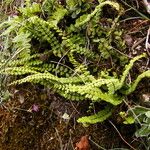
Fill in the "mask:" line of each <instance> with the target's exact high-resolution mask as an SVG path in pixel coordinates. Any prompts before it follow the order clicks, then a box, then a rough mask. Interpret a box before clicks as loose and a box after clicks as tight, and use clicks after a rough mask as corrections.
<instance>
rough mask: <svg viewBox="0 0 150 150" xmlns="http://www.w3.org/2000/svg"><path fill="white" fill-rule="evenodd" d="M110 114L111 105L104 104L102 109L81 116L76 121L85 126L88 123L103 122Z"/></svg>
mask: <svg viewBox="0 0 150 150" xmlns="http://www.w3.org/2000/svg"><path fill="white" fill-rule="evenodd" d="M111 115H112V107H111V106H106V107H105V109H104V110H101V111H99V112H98V113H97V114H94V115H91V116H85V117H81V118H79V119H78V120H77V121H78V122H79V123H82V124H83V125H85V126H87V125H89V124H95V123H99V122H103V121H104V120H106V119H108V118H109V117H110V116H111Z"/></svg>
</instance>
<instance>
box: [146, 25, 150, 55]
mask: <svg viewBox="0 0 150 150" xmlns="http://www.w3.org/2000/svg"><path fill="white" fill-rule="evenodd" d="M149 37H150V27H149V29H148V31H147V36H146V42H145V47H146V51H147V54H148V55H149V56H150V52H149V49H150V44H149V42H148V41H149V39H150V38H149Z"/></svg>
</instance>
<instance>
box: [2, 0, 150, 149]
mask: <svg viewBox="0 0 150 150" xmlns="http://www.w3.org/2000/svg"><path fill="white" fill-rule="evenodd" d="M40 2H41V1H40ZM118 2H120V3H121V4H122V5H123V6H124V7H127V6H126V5H125V4H124V3H123V2H122V1H119V0H118ZM134 2H135V1H134ZM134 2H133V3H130V4H131V5H133V4H135V3H134ZM17 5H18V3H17ZM139 7H140V9H143V13H144V14H145V15H146V16H148V14H147V12H146V11H145V10H144V7H143V5H142V3H141V1H139ZM9 9H10V8H9ZM10 10H11V9H10ZM4 11H5V12H7V13H8V14H10V13H15V12H14V11H13V9H12V10H11V11H8V10H4ZM134 14H136V15H137V13H135V12H134V13H133V12H132V13H131V11H129V12H127V13H125V15H124V16H123V17H122V18H121V21H120V23H121V28H123V29H125V30H126V32H125V34H124V38H125V41H126V45H127V50H126V54H125V55H127V56H128V57H130V58H132V57H134V56H135V55H138V54H141V53H143V52H147V51H146V49H145V48H143V47H145V39H144V38H145V37H146V34H147V30H148V28H149V23H150V22H149V20H146V19H145V20H144V19H141V18H138V19H131V20H126V18H128V17H133V16H134ZM142 39H144V40H142ZM140 41H141V42H140ZM137 42H139V43H138V44H137V45H135V43H137ZM133 45H135V46H133ZM147 53H148V55H149V52H147ZM145 68H147V69H150V63H149V58H148V59H145V60H143V61H142V62H138V63H136V65H135V67H134V68H133V70H132V72H131V74H136V73H138V74H139V73H141V72H143V70H145ZM133 78H134V77H133ZM133 78H132V77H131V79H132V80H133ZM149 87H150V79H143V80H142V82H141V83H140V84H139V86H138V88H137V90H136V91H135V92H134V93H133V94H131V95H130V96H128V97H127V100H128V101H129V104H130V105H133V104H134V103H135V102H136V104H140V105H142V106H147V105H148V107H150V106H149V104H148V103H145V101H144V99H143V94H145V95H149V93H150V88H149ZM8 90H9V92H10V93H11V96H10V98H9V100H8V101H6V102H4V103H2V104H1V105H0V150H74V149H78V150H88V148H79V147H78V146H77V145H79V143H80V141H81V139H82V137H84V136H86V137H87V139H88V142H89V145H88V146H89V147H90V148H89V149H90V150H98V149H100V150H110V149H115V148H118V150H121V149H122V150H123V149H124V150H125V149H128V150H130V149H133V148H134V149H135V150H147V149H146V148H145V147H144V144H143V143H144V142H145V140H146V139H143V138H142V139H140V138H136V137H135V136H134V133H135V131H136V129H137V126H136V125H135V124H133V125H123V124H122V120H121V118H120V117H119V115H118V113H117V112H119V111H120V110H126V107H127V106H125V104H122V105H120V106H119V107H118V108H117V109H116V111H115V112H114V115H113V116H112V117H111V118H110V119H109V120H107V121H105V122H103V123H100V124H95V125H90V126H88V127H84V126H83V125H82V124H79V123H77V121H76V120H77V119H78V118H79V117H81V116H84V115H88V114H89V112H88V110H89V104H90V102H89V101H87V100H85V101H83V102H74V101H70V100H66V99H64V98H63V97H61V96H59V95H57V94H55V93H54V92H53V91H52V90H51V89H45V88H44V87H42V86H40V85H32V84H24V85H22V86H17V87H9V89H8ZM94 107H95V108H96V109H97V108H98V109H100V108H99V105H98V104H95V105H94ZM90 113H91V112H90ZM81 145H82V142H81Z"/></svg>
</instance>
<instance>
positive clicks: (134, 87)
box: [123, 70, 150, 95]
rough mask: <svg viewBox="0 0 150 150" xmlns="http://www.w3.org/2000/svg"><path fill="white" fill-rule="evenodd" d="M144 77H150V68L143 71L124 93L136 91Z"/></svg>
mask: <svg viewBox="0 0 150 150" xmlns="http://www.w3.org/2000/svg"><path fill="white" fill-rule="evenodd" d="M143 78H150V70H147V71H145V72H143V73H142V74H140V75H139V76H138V77H137V78H136V80H135V81H133V83H131V85H129V88H128V90H126V91H124V92H123V93H124V94H126V95H129V94H131V93H132V92H133V91H135V89H136V87H137V85H138V83H139V82H140V81H141V80H142V79H143Z"/></svg>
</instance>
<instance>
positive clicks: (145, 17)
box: [121, 0, 149, 20]
mask: <svg viewBox="0 0 150 150" xmlns="http://www.w3.org/2000/svg"><path fill="white" fill-rule="evenodd" d="M121 2H122V3H124V4H125V5H126V6H128V7H129V8H131V9H133V10H134V11H135V12H136V13H138V14H139V15H140V16H141V17H143V18H144V19H148V20H149V18H148V17H147V16H145V15H144V14H142V13H141V12H139V11H138V10H137V9H136V8H134V7H132V6H130V5H129V4H128V3H126V2H125V1H124V0H121Z"/></svg>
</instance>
